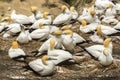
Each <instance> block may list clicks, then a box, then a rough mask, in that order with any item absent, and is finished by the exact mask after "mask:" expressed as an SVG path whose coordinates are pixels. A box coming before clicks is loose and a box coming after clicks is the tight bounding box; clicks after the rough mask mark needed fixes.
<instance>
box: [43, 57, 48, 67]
mask: <svg viewBox="0 0 120 80" xmlns="http://www.w3.org/2000/svg"><path fill="white" fill-rule="evenodd" d="M48 58H49V56H48V55H45V56H43V57H42V63H43V64H44V65H47V63H46V61H47V60H48Z"/></svg>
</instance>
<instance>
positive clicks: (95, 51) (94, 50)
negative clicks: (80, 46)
mask: <svg viewBox="0 0 120 80" xmlns="http://www.w3.org/2000/svg"><path fill="white" fill-rule="evenodd" d="M104 48H108V49H109V50H110V53H112V49H113V45H112V42H111V38H106V39H105V41H104V42H103V45H93V46H90V47H86V48H85V50H86V51H87V52H89V53H90V54H91V55H92V56H93V57H95V58H98V57H99V56H100V54H101V53H102V51H103V50H104Z"/></svg>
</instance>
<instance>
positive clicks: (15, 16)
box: [10, 10, 31, 24]
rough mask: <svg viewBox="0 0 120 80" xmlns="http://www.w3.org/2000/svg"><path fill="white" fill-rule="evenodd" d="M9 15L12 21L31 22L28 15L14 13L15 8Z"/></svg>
mask: <svg viewBox="0 0 120 80" xmlns="http://www.w3.org/2000/svg"><path fill="white" fill-rule="evenodd" d="M10 17H11V19H12V21H13V22H14V23H19V24H31V22H30V19H29V17H27V16H26V15H22V14H16V11H15V10H13V11H12V13H11V16H10Z"/></svg>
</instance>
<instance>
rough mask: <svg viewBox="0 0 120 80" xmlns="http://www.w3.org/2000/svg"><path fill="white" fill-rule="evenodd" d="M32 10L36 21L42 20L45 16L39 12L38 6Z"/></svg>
mask: <svg viewBox="0 0 120 80" xmlns="http://www.w3.org/2000/svg"><path fill="white" fill-rule="evenodd" d="M30 10H31V12H32V13H33V15H34V17H35V19H36V20H39V19H41V18H42V15H43V14H42V13H41V12H40V11H38V8H37V7H36V6H32V7H31V8H30Z"/></svg>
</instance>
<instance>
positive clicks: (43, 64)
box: [28, 55, 55, 76]
mask: <svg viewBox="0 0 120 80" xmlns="http://www.w3.org/2000/svg"><path fill="white" fill-rule="evenodd" d="M51 60H55V58H53V57H51V56H48V55H45V56H43V57H42V58H41V59H36V60H33V61H31V62H29V64H28V66H29V67H30V68H31V69H32V70H33V71H35V72H37V73H38V74H39V75H41V76H47V75H50V74H51V73H52V72H53V71H54V68H55V64H54V63H53V62H52V61H51Z"/></svg>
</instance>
